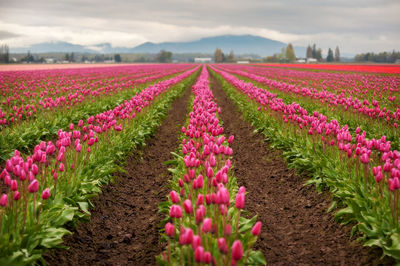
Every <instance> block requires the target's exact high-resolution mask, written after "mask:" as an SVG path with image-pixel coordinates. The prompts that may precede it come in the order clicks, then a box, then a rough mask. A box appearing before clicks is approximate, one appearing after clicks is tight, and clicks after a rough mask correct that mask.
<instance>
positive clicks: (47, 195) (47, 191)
mask: <svg viewBox="0 0 400 266" xmlns="http://www.w3.org/2000/svg"><path fill="white" fill-rule="evenodd" d="M50 195H51V194H50V189H48V188H46V189H45V190H43V193H42V199H44V200H47V199H48V198H50Z"/></svg>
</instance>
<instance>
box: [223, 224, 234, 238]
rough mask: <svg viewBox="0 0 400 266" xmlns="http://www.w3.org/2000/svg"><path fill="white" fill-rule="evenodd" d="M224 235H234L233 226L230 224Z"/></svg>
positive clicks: (226, 227)
mask: <svg viewBox="0 0 400 266" xmlns="http://www.w3.org/2000/svg"><path fill="white" fill-rule="evenodd" d="M224 234H225V235H226V236H230V235H231V234H232V226H231V225H230V224H227V225H226V226H225V230H224Z"/></svg>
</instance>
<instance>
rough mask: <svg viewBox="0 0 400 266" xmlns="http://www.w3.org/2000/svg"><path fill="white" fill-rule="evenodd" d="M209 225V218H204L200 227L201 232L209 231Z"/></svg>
mask: <svg viewBox="0 0 400 266" xmlns="http://www.w3.org/2000/svg"><path fill="white" fill-rule="evenodd" d="M211 225H212V223H211V218H206V219H204V221H203V226H202V227H201V231H202V232H203V233H208V232H210V231H211Z"/></svg>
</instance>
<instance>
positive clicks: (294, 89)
mask: <svg viewBox="0 0 400 266" xmlns="http://www.w3.org/2000/svg"><path fill="white" fill-rule="evenodd" d="M224 69H226V68H225V67H224ZM229 69H230V70H229V71H230V72H232V73H235V74H239V75H241V76H245V77H248V78H250V79H252V80H254V81H257V82H260V83H262V84H264V85H267V86H268V87H271V88H273V89H277V90H280V91H284V92H287V93H291V94H295V95H297V96H302V97H308V98H311V99H313V100H315V101H320V102H322V103H323V104H325V105H329V106H332V107H341V108H340V109H339V111H341V112H344V111H351V113H355V114H361V115H363V116H365V117H367V118H370V122H375V121H380V123H382V124H388V125H391V126H393V127H394V128H397V127H398V125H397V124H398V123H399V121H400V109H399V108H398V106H399V105H398V104H397V103H395V104H393V103H392V102H393V101H394V100H395V99H396V96H397V95H398V92H399V89H400V88H399V87H400V79H399V78H397V77H395V76H391V77H381V78H380V79H378V78H376V79H378V81H376V82H371V81H370V80H368V79H367V80H366V81H364V80H363V79H362V77H359V78H360V81H359V80H352V79H350V80H351V81H347V80H348V79H349V78H348V76H349V75H348V74H336V75H339V76H341V80H345V81H344V83H345V84H347V89H346V90H344V91H343V87H342V86H341V85H340V84H341V83H340V82H338V81H337V79H334V80H332V81H331V82H329V83H328V84H324V83H327V81H329V79H325V78H322V79H319V80H317V82H321V83H322V85H321V86H322V88H316V87H311V86H310V84H308V83H307V82H306V83H305V84H304V83H302V84H292V83H293V82H289V83H287V82H282V81H276V80H273V79H270V78H269V77H263V76H264V73H259V74H253V72H252V71H255V70H254V69H256V70H258V69H260V68H253V69H251V70H249V69H246V68H245V69H246V70H247V71H248V72H245V71H242V70H241V69H240V68H237V67H232V66H231V67H229ZM257 72H260V71H259V70H258V71H256V73H257ZM301 73H304V75H312V74H311V73H312V72H301ZM260 75H262V76H260ZM279 75H280V76H282V77H284V76H286V75H290V71H287V70H281V71H280V72H279ZM368 76H372V77H376V76H373V75H368ZM307 78H309V79H312V77H307ZM328 78H329V77H328ZM365 79H366V78H365ZM384 81H385V83H386V84H385V83H384ZM342 82H343V81H342ZM357 82H362V84H365V86H366V87H362V86H361V88H360V89H357V86H356V85H355V84H354V83H357ZM382 83H383V85H382ZM367 85H368V86H367ZM329 88H331V89H329ZM332 88H333V89H332ZM332 90H333V91H334V92H331V91H332ZM354 91H358V92H359V93H358V95H357V96H358V98H357V96H354ZM385 94H389V95H390V96H387V95H386V96H385ZM389 103H390V104H389ZM390 108H393V109H392V110H390Z"/></svg>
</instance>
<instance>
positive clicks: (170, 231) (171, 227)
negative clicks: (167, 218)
mask: <svg viewBox="0 0 400 266" xmlns="http://www.w3.org/2000/svg"><path fill="white" fill-rule="evenodd" d="M165 234H166V235H167V236H169V237H173V236H174V235H175V227H174V225H173V224H171V223H167V224H166V225H165Z"/></svg>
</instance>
